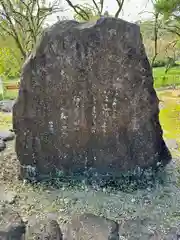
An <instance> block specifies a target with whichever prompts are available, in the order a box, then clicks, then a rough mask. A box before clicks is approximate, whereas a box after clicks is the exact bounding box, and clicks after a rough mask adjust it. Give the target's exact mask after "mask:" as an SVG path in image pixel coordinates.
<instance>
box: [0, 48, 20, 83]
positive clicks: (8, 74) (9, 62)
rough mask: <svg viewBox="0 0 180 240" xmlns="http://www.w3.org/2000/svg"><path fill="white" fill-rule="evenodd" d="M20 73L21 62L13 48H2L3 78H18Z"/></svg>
mask: <svg viewBox="0 0 180 240" xmlns="http://www.w3.org/2000/svg"><path fill="white" fill-rule="evenodd" d="M19 75H20V64H19V63H18V61H17V58H16V57H15V53H14V52H13V49H11V48H8V47H4V48H0V76H1V77H2V78H3V79H12V78H18V77H19Z"/></svg>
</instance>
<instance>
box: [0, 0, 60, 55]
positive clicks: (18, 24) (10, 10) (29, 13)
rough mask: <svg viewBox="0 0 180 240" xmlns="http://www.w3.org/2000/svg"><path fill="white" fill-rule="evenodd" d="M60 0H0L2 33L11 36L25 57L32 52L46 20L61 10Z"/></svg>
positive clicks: (0, 28)
mask: <svg viewBox="0 0 180 240" xmlns="http://www.w3.org/2000/svg"><path fill="white" fill-rule="evenodd" d="M59 6H60V3H59V1H58V0H56V1H55V2H49V3H48V2H47V1H46V0H0V33H1V35H5V36H11V37H12V38H13V40H14V41H15V43H16V45H17V47H18V49H19V50H20V53H21V56H22V58H23V59H25V58H26V57H27V55H28V54H29V53H30V52H31V50H32V48H33V47H34V45H35V44H36V42H37V40H38V38H39V36H40V35H41V33H42V30H43V24H44V21H45V20H46V19H47V17H48V16H49V15H51V14H52V13H54V12H58V11H61V10H62V9H61V8H60V7H59Z"/></svg>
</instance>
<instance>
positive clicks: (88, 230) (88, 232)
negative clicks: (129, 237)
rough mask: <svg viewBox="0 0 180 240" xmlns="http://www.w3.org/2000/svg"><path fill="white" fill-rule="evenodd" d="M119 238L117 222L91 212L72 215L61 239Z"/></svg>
mask: <svg viewBox="0 0 180 240" xmlns="http://www.w3.org/2000/svg"><path fill="white" fill-rule="evenodd" d="M74 239H77V240H78V239H93V240H119V225H118V223H116V222H114V221H111V220H110V219H106V218H104V217H99V216H96V215H93V214H89V213H86V214H83V215H80V216H74V217H73V218H72V221H71V223H70V224H69V225H68V226H67V232H66V233H65V234H64V238H63V240H74Z"/></svg>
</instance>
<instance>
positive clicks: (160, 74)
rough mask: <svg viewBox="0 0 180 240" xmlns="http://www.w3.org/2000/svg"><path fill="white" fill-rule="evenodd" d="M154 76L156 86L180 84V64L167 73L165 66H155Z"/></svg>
mask: <svg viewBox="0 0 180 240" xmlns="http://www.w3.org/2000/svg"><path fill="white" fill-rule="evenodd" d="M153 76H154V87H155V88H160V87H167V86H171V85H180V66H177V67H173V68H171V69H170V70H169V71H168V73H167V74H165V68H164V67H159V68H154V69H153Z"/></svg>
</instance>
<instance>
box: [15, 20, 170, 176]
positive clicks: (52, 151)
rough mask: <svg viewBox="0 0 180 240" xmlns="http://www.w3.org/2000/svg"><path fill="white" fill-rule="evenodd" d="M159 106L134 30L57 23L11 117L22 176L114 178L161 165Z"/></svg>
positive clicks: (117, 23)
mask: <svg viewBox="0 0 180 240" xmlns="http://www.w3.org/2000/svg"><path fill="white" fill-rule="evenodd" d="M158 104H159V101H158V98H157V96H156V92H155V90H154V88H153V77H152V70H151V67H150V64H149V61H148V59H147V56H146V53H145V49H144V45H143V43H142V38H141V34H140V28H139V26H137V25H135V24H132V23H129V22H126V21H123V20H121V19H115V18H103V19H99V20H98V21H97V22H86V23H78V22H76V21H62V22H58V23H56V24H55V25H53V26H52V27H50V28H48V29H47V30H46V31H45V32H44V34H43V36H42V39H41V40H40V43H39V45H38V46H37V48H36V50H35V52H34V53H32V54H31V55H30V57H29V58H28V59H27V61H26V62H25V64H24V67H23V71H22V76H21V82H20V90H19V96H18V98H17V101H16V103H15V105H14V109H13V125H14V130H15V133H16V152H17V156H18V159H19V161H20V163H21V165H22V169H26V168H28V169H31V170H33V169H34V171H35V172H36V173H38V174H49V173H53V172H54V171H56V170H62V171H64V172H65V173H69V172H71V171H79V170H82V171H84V170H86V169H89V168H93V169H96V170H97V171H100V172H101V173H103V172H104V173H107V172H109V173H113V172H122V171H128V170H133V169H135V167H136V166H139V167H141V168H147V167H151V166H156V165H158V164H163V165H166V164H167V163H168V162H169V161H170V159H171V155H170V153H169V151H168V149H167V147H166V145H165V142H164V140H163V138H162V129H161V126H160V123H159V117H158V115H159V107H158ZM22 173H24V176H25V171H22ZM22 175H23V174H22Z"/></svg>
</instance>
